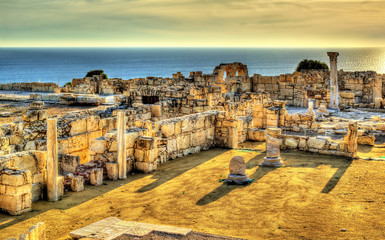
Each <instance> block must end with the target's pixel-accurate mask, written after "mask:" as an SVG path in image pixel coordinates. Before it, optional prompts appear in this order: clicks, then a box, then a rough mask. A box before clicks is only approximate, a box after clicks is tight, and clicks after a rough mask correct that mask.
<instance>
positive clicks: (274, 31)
mask: <svg viewBox="0 0 385 240" xmlns="http://www.w3.org/2000/svg"><path fill="white" fill-rule="evenodd" d="M0 47H284V48H286V47H293V48H297V47H385V1H384V0H368V1H358V0H301V1H299V0H0Z"/></svg>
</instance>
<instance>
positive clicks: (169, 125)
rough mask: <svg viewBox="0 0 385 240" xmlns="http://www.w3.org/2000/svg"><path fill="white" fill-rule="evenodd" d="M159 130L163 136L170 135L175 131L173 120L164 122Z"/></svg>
mask: <svg viewBox="0 0 385 240" xmlns="http://www.w3.org/2000/svg"><path fill="white" fill-rule="evenodd" d="M160 130H161V132H162V134H163V135H164V136H165V137H170V136H172V135H174V133H175V123H174V122H164V123H163V124H162V125H161V127H160Z"/></svg>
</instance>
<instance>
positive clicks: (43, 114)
mask: <svg viewBox="0 0 385 240" xmlns="http://www.w3.org/2000/svg"><path fill="white" fill-rule="evenodd" d="M47 118H48V112H47V111H39V120H40V121H45V120H47Z"/></svg>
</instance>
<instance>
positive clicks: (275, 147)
mask: <svg viewBox="0 0 385 240" xmlns="http://www.w3.org/2000/svg"><path fill="white" fill-rule="evenodd" d="M261 165H262V166H267V167H280V166H282V165H283V162H282V160H281V154H280V146H279V141H278V139H277V138H274V137H272V136H270V135H268V134H267V136H266V157H265V158H264V159H263V162H262V163H261Z"/></svg>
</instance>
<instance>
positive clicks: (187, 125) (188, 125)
mask: <svg viewBox="0 0 385 240" xmlns="http://www.w3.org/2000/svg"><path fill="white" fill-rule="evenodd" d="M192 130H193V124H192V122H191V120H190V119H188V118H186V119H184V120H183V121H182V132H191V131H192Z"/></svg>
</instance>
